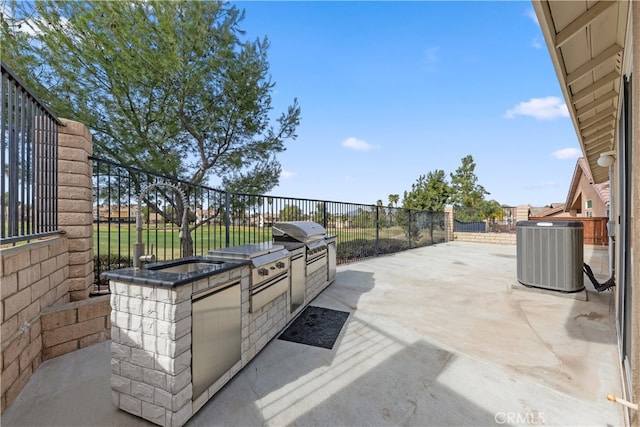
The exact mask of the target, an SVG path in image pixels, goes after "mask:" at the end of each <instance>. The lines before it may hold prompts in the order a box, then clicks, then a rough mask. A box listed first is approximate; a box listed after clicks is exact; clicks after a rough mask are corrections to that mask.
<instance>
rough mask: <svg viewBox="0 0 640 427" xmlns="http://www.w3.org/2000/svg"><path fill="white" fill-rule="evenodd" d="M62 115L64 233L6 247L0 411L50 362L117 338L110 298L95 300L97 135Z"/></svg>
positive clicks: (0, 307) (0, 257) (0, 274)
mask: <svg viewBox="0 0 640 427" xmlns="http://www.w3.org/2000/svg"><path fill="white" fill-rule="evenodd" d="M62 121H63V122H64V123H65V124H66V126H65V127H61V128H60V129H59V150H58V152H59V159H58V185H59V188H58V195H59V200H58V224H59V228H60V230H62V231H64V234H62V235H59V236H56V237H51V238H47V239H42V240H35V241H32V242H28V243H24V244H19V245H17V246H12V247H5V248H0V280H1V281H2V286H0V295H1V302H0V318H1V320H2V326H1V328H2V329H1V331H2V335H1V349H2V362H1V363H2V371H1V374H0V383H1V384H2V397H1V408H0V412H4V410H5V409H6V408H7V406H9V405H10V404H11V402H12V401H13V400H14V399H15V398H16V396H17V395H18V393H19V392H20V390H22V388H23V387H24V385H25V384H26V383H27V381H28V380H29V378H30V377H31V374H32V373H33V372H34V371H35V369H36V368H37V367H38V366H39V365H40V363H41V362H42V361H43V360H47V359H49V358H52V357H56V356H59V355H61V354H65V353H68V352H69V351H73V350H76V349H78V348H82V347H85V346H88V345H91V344H94V343H97V342H100V341H104V340H108V339H110V327H111V325H110V320H109V315H110V312H111V308H110V305H109V304H110V303H109V297H108V296H106V297H104V296H103V297H97V298H89V295H90V292H91V290H92V289H93V276H94V273H93V225H92V222H93V208H92V197H93V186H92V172H91V170H92V167H91V161H90V160H89V155H90V154H91V152H92V145H91V135H90V134H89V132H88V130H87V128H86V127H85V126H84V125H82V124H81V123H77V122H72V121H68V120H62ZM74 301H75V302H74Z"/></svg>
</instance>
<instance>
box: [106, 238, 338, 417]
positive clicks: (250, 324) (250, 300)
mask: <svg viewBox="0 0 640 427" xmlns="http://www.w3.org/2000/svg"><path fill="white" fill-rule="evenodd" d="M212 252H213V253H211V254H210V255H209V256H205V257H192V258H184V259H181V260H174V261H167V262H163V263H156V264H151V265H149V266H147V267H146V268H142V269H138V270H135V269H133V268H126V269H121V270H115V271H111V272H106V273H103V275H104V277H106V278H108V279H109V280H110V287H111V292H112V293H111V307H112V311H111V328H112V329H111V339H112V342H111V389H112V401H113V403H114V404H115V405H116V406H117V407H118V408H120V409H122V410H124V411H126V412H129V413H131V414H134V415H137V416H139V417H141V418H144V419H146V420H148V421H151V422H153V423H155V424H158V425H163V426H182V425H184V424H185V423H186V422H187V421H188V420H189V418H191V417H192V416H193V414H195V413H196V412H197V411H198V410H199V409H200V408H202V406H204V404H205V403H206V402H207V401H208V400H209V399H211V398H212V397H213V396H214V394H215V393H217V392H218V391H219V390H220V389H221V388H222V387H223V386H224V385H225V384H226V383H227V382H228V381H229V380H230V379H231V378H232V377H233V376H234V375H235V374H237V373H238V372H239V371H240V370H241V369H242V368H243V367H244V366H246V365H247V364H248V363H249V362H250V361H251V360H252V359H253V358H254V357H255V356H256V355H257V354H258V353H259V352H260V350H262V349H263V348H264V347H265V346H266V345H267V344H268V343H269V341H271V340H272V339H273V338H275V337H276V336H277V335H278V334H279V333H280V332H282V331H283V330H284V329H285V327H286V326H287V325H288V324H289V322H291V321H292V320H293V319H294V317H295V316H296V315H297V314H298V313H299V310H295V311H292V310H291V309H290V307H291V276H290V253H289V251H287V250H286V249H284V247H283V246H282V245H278V244H274V243H272V242H265V243H259V244H251V245H241V246H236V247H230V248H224V249H222V250H218V251H212ZM330 264H331V263H330V262H327V263H326V266H325V267H324V268H323V269H318V270H316V271H315V272H313V273H312V274H311V275H310V276H306V280H305V282H306V283H307V282H308V283H310V284H313V288H314V291H313V293H314V294H317V291H316V289H317V283H318V282H319V281H323V283H324V286H323V287H322V288H323V289H324V288H326V287H327V286H328V285H329V284H331V282H332V281H333V276H332V274H330ZM333 265H335V260H334V261H333ZM329 278H331V280H329ZM309 302H311V300H310V299H308V298H306V297H305V299H304V303H303V304H302V305H303V306H307V305H308V304H309Z"/></svg>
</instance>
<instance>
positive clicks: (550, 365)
mask: <svg viewBox="0 0 640 427" xmlns="http://www.w3.org/2000/svg"><path fill="white" fill-rule="evenodd" d="M515 251H516V248H515V246H502V245H488V244H477V243H464V242H454V243H446V244H440V245H436V246H432V247H426V248H420V249H414V250H411V251H407V252H403V253H400V254H396V255H390V256H384V257H379V258H376V259H370V260H367V261H362V262H358V263H354V264H348V265H343V266H339V267H338V274H337V277H336V281H335V283H334V284H333V285H331V286H330V287H329V288H327V289H326V290H325V291H324V292H323V293H322V294H321V295H320V296H319V297H318V298H317V299H316V300H315V301H313V303H312V305H315V306H322V307H327V308H333V309H337V310H343V311H348V312H350V313H351V314H350V317H349V319H348V320H347V323H346V324H345V327H344V328H343V330H342V333H341V336H340V338H339V339H338V342H337V344H336V345H335V347H334V348H333V350H327V349H323V348H317V347H310V346H306V345H301V344H295V343H291V342H287V341H283V340H278V339H276V340H273V341H272V342H271V343H270V344H269V345H268V346H267V347H266V348H265V349H264V350H263V351H262V352H261V353H260V354H259V355H258V356H257V357H256V359H254V360H253V361H252V362H251V363H250V364H249V365H248V366H246V367H245V368H244V369H243V370H242V371H241V372H240V373H239V374H238V375H237V376H236V377H235V378H234V379H233V380H232V381H231V382H230V383H229V384H227V386H226V387H225V388H223V389H222V390H221V391H220V392H219V393H218V394H217V395H216V396H215V397H214V398H213V399H212V400H211V401H209V403H207V404H206V405H205V406H204V407H203V408H202V409H201V410H200V411H199V412H198V413H197V414H196V415H195V416H194V417H193V418H192V419H191V420H190V421H189V423H188V424H187V425H188V426H217V425H220V426H284V425H298V426H399V425H405V426H479V425H547V426H550V425H551V426H605V425H610V426H619V425H623V424H624V421H623V415H622V410H621V408H620V407H619V406H617V405H616V404H613V403H611V402H609V401H607V399H606V395H607V393H614V394H617V395H621V392H620V380H619V370H618V362H617V359H618V350H617V345H616V332H615V325H614V317H615V316H614V301H613V293H612V292H609V291H607V292H604V293H596V292H594V291H592V289H593V288H592V287H591V286H590V283H587V281H585V284H587V287H588V289H591V290H589V291H588V292H587V295H588V301H581V300H580V299H574V298H567V297H563V296H560V295H558V294H547V293H543V292H535V291H531V290H521V289H512V287H511V285H512V284H513V283H514V282H515V278H516V252H515ZM607 260H608V256H607V253H606V252H605V251H598V250H595V251H594V250H589V249H586V250H585V261H586V262H587V263H589V264H590V265H591V267H592V268H593V270H594V272H595V273H596V275H598V277H599V278H600V279H606V277H607V276H608V266H607ZM585 280H586V278H585ZM601 281H603V280H601ZM109 360H110V359H109V343H108V342H107V343H102V344H97V345H94V346H92V347H89V348H87V349H84V350H80V351H77V352H74V353H72V354H69V355H65V356H62V357H59V358H56V359H54V360H50V361H47V362H45V363H43V364H42V365H41V366H40V368H38V370H37V372H36V373H35V374H34V375H33V377H32V378H31V380H30V381H29V383H28V384H27V386H26V387H25V389H24V390H23V391H22V393H21V394H20V395H19V396H18V398H17V399H16V401H15V402H14V403H13V404H12V405H11V406H10V407H9V408H8V409H7V410H6V411H5V413H4V414H3V415H2V420H1V421H2V425H3V426H52V425H60V426H71V425H78V426H80V425H82V426H92V425H93V426H103V425H104V426H108V425H111V426H145V425H151V424H149V423H147V422H146V421H143V420H141V419H138V418H136V417H133V416H130V415H128V414H126V413H124V412H121V411H119V410H117V409H116V408H115V407H114V406H113V405H112V404H111V401H110V388H109V371H110V366H109Z"/></svg>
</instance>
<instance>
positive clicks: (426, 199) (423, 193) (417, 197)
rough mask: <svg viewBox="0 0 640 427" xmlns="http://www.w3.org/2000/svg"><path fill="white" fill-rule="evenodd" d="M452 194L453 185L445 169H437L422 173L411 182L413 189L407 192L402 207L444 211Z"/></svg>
mask: <svg viewBox="0 0 640 427" xmlns="http://www.w3.org/2000/svg"><path fill="white" fill-rule="evenodd" d="M450 195H451V187H450V186H449V184H448V183H447V178H446V175H445V173H444V171H443V170H441V169H437V170H435V171H431V172H428V173H427V175H426V176H425V175H420V176H419V177H418V179H417V180H416V182H415V183H413V184H411V191H409V192H405V194H404V198H403V200H402V207H404V208H410V209H417V210H424V211H429V212H444V207H445V205H446V204H447V201H448V200H449V196H450Z"/></svg>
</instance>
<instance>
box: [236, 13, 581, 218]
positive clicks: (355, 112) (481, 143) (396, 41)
mask: <svg viewBox="0 0 640 427" xmlns="http://www.w3.org/2000/svg"><path fill="white" fill-rule="evenodd" d="M233 3H234V4H236V5H237V6H238V7H239V8H242V9H245V11H246V17H245V20H244V21H243V24H242V28H243V29H244V30H245V31H246V36H247V37H249V38H251V39H254V38H256V37H261V36H265V35H266V36H267V37H268V38H269V40H270V43H271V47H270V49H269V62H270V71H271V76H272V78H273V81H274V82H275V83H276V86H275V90H274V93H273V106H274V113H276V114H280V113H281V112H283V111H285V109H286V107H287V106H288V105H289V104H290V103H291V102H292V100H293V99H294V98H297V99H298V102H299V104H300V107H301V110H302V113H301V117H302V119H301V123H300V126H299V127H298V131H297V134H298V138H297V139H296V140H294V141H289V142H287V144H286V146H287V150H286V151H285V152H284V153H282V154H280V155H279V157H278V158H279V160H280V162H281V164H282V168H283V174H282V176H281V178H280V184H279V186H278V187H276V188H275V189H274V190H273V191H272V192H271V194H272V195H276V196H287V197H296V198H309V199H322V200H334V201H344V202H356V203H367V204H374V203H375V202H376V201H377V200H378V199H380V200H382V201H383V202H384V204H385V205H386V204H387V203H388V197H389V194H399V195H400V198H401V200H402V195H403V193H404V191H408V190H410V189H411V184H413V183H414V182H415V181H416V180H417V179H418V177H419V176H420V175H422V174H425V175H426V174H427V173H428V172H429V171H433V170H436V169H442V170H444V171H445V172H446V173H447V174H448V173H450V172H454V171H455V169H456V168H457V167H458V166H460V164H461V159H462V158H463V157H464V156H466V155H469V154H470V155H472V156H473V158H474V160H475V163H476V175H477V177H478V183H479V184H481V185H483V186H484V187H485V188H486V189H487V190H488V191H489V192H490V193H491V194H490V195H489V196H487V197H488V198H489V199H495V200H497V201H498V202H500V203H503V204H507V205H519V204H531V205H534V206H544V205H547V204H549V203H552V202H564V201H565V199H566V195H567V192H568V189H569V184H570V181H571V177H572V174H573V171H574V168H575V164H576V159H577V157H578V156H579V155H580V154H579V153H580V152H579V144H578V141H577V138H576V135H575V132H574V129H573V125H572V123H571V119H570V118H569V116H568V113H567V109H566V106H565V105H564V99H563V98H562V92H561V90H560V86H559V84H558V81H557V78H556V74H555V72H554V69H553V66H552V64H551V60H550V57H549V53H548V50H547V48H546V45H545V43H544V39H543V37H542V33H541V31H540V28H539V26H538V24H537V22H536V20H535V15H534V13H533V8H532V6H531V3H530V2H522V1H517V2H479V1H478V2H456V1H449V2H436V1H425V2H417V1H413V2H364V1H361V2H341V1H333V2H329V1H324V2H298V1H288V2H269V1H253V2H247V1H236V2H233Z"/></svg>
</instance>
